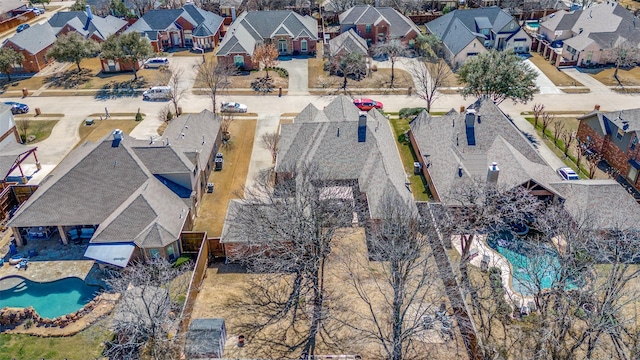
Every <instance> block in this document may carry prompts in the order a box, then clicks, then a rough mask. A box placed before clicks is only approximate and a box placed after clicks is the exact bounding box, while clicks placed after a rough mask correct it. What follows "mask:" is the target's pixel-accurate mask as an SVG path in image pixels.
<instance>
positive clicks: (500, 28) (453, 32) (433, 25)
mask: <svg viewBox="0 0 640 360" xmlns="http://www.w3.org/2000/svg"><path fill="white" fill-rule="evenodd" d="M511 21H514V18H513V17H512V16H511V15H509V14H508V13H506V12H505V11H504V10H502V9H500V8H499V7H497V6H492V7H488V8H479V9H470V10H454V11H452V12H450V13H448V14H446V15H443V16H441V17H439V18H437V19H435V20H432V21H430V22H428V23H426V24H425V25H426V27H427V31H428V32H429V33H431V34H434V35H436V36H437V37H438V38H439V39H440V40H442V42H443V43H444V45H445V46H446V47H447V48H448V49H449V50H450V51H451V52H452V53H453V54H454V55H456V54H458V53H459V52H460V51H462V49H464V48H465V46H467V45H468V44H469V43H470V42H471V41H472V40H473V39H474V38H476V37H479V38H481V40H482V42H484V38H485V36H484V35H482V34H481V33H480V30H481V29H483V28H487V29H491V31H492V32H494V33H504V32H508V33H516V32H518V31H519V30H520V27H519V26H518V27H515V28H514V29H505V27H506V26H507V25H508V24H509V23H510V22H511Z"/></svg>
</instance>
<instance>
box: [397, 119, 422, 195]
mask: <svg viewBox="0 0 640 360" xmlns="http://www.w3.org/2000/svg"><path fill="white" fill-rule="evenodd" d="M389 122H390V123H391V127H392V128H393V132H394V133H395V136H396V146H398V151H399V152H400V158H402V165H403V166H404V171H405V172H406V173H407V175H409V182H410V183H411V192H412V193H413V198H414V199H415V200H416V201H429V196H430V194H429V188H427V187H426V182H425V179H424V177H423V176H422V175H414V173H413V163H414V161H418V160H416V156H415V153H414V151H413V147H412V146H411V143H410V142H409V139H407V138H406V136H405V133H406V132H407V131H408V130H409V120H407V119H391V120H389Z"/></svg>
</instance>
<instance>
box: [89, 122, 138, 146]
mask: <svg viewBox="0 0 640 360" xmlns="http://www.w3.org/2000/svg"><path fill="white" fill-rule="evenodd" d="M112 116H113V115H112ZM138 124H139V122H137V121H135V119H134V117H133V116H132V117H131V118H130V119H113V118H109V119H105V120H99V119H97V118H95V123H94V124H93V125H85V124H84V122H82V124H81V125H80V129H79V133H80V141H79V142H78V145H81V144H83V143H84V142H86V141H94V142H95V141H99V140H101V139H102V138H104V137H105V136H107V134H111V133H112V132H113V130H115V129H120V130H122V131H124V133H125V134H129V133H131V131H132V130H133V129H134V128H135V127H136V126H138Z"/></svg>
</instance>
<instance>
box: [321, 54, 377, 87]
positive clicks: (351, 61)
mask: <svg viewBox="0 0 640 360" xmlns="http://www.w3.org/2000/svg"><path fill="white" fill-rule="evenodd" d="M324 69H325V71H328V72H329V73H330V74H332V75H338V76H342V84H341V86H340V89H341V90H343V91H344V93H345V94H346V93H347V80H348V79H353V80H355V81H360V80H362V79H363V78H364V76H365V75H366V73H367V65H366V63H365V58H364V56H362V55H361V54H358V53H356V52H352V53H350V54H348V55H339V56H332V57H331V58H330V59H329V61H327V62H326V63H325V65H324Z"/></svg>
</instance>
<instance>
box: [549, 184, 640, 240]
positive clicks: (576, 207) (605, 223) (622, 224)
mask: <svg viewBox="0 0 640 360" xmlns="http://www.w3.org/2000/svg"><path fill="white" fill-rule="evenodd" d="M552 185H553V187H554V188H556V189H558V190H559V191H561V192H562V193H563V194H564V195H565V198H566V200H565V202H564V208H565V209H566V210H567V211H568V212H569V214H570V215H571V217H572V218H573V219H574V220H576V221H577V222H578V223H579V224H581V225H584V226H587V227H588V228H590V229H598V230H627V229H638V227H640V205H638V203H637V202H636V201H635V199H634V198H633V197H632V196H631V195H630V194H629V193H628V192H627V191H626V190H625V189H624V188H623V187H622V186H621V185H620V184H618V183H617V182H616V181H615V180H576V181H562V182H557V183H554V184H552Z"/></svg>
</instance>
